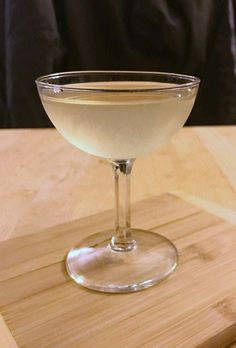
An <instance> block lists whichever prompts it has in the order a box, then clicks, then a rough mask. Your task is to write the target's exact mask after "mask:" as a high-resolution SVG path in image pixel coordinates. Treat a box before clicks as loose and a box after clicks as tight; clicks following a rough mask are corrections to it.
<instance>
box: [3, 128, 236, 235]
mask: <svg viewBox="0 0 236 348" xmlns="http://www.w3.org/2000/svg"><path fill="white" fill-rule="evenodd" d="M0 136H1V137H0V138H1V141H0V157H1V164H0V193H1V199H0V211H1V218H0V239H1V240H4V239H8V238H11V237H16V236H19V235H23V234H27V233H33V232H36V231H38V230H40V229H43V228H48V227H50V226H54V225H56V224H59V223H64V222H68V221H72V220H76V219H78V218H81V217H84V216H88V215H91V214H95V213H98V212H101V211H104V210H106V209H110V208H112V207H113V186H112V184H113V181H112V173H111V168H110V166H109V165H107V164H104V162H103V161H102V160H101V159H98V158H96V157H93V156H90V155H88V154H86V153H84V152H82V151H79V150H77V149H76V148H75V147H73V146H72V145H70V144H68V143H67V141H66V140H64V139H63V138H62V137H61V136H60V135H59V134H58V133H57V132H56V131H55V130H54V129H45V130H40V129H35V130H2V131H0ZM165 192H174V193H177V194H178V195H182V196H183V197H184V198H185V199H186V198H187V199H190V200H191V199H194V200H195V199H197V202H196V203H197V204H200V205H201V206H204V208H205V209H210V211H212V212H213V213H217V214H218V213H223V215H224V216H225V217H226V218H228V219H231V220H232V222H233V221H234V222H235V223H236V217H235V211H236V127H203V128H198V127H196V128H184V129H183V130H181V131H180V132H179V133H178V134H177V136H176V137H175V138H174V139H173V140H172V142H171V143H170V144H169V145H167V146H165V147H163V148H161V149H160V150H159V151H156V152H154V153H152V154H150V155H148V156H146V157H143V158H138V159H137V161H136V163H135V165H134V169H133V174H132V201H133V202H135V201H139V200H142V199H145V198H149V197H152V196H153V195H159V194H162V193H165ZM222 207H223V208H224V209H223V210H222ZM211 209H212V210H211Z"/></svg>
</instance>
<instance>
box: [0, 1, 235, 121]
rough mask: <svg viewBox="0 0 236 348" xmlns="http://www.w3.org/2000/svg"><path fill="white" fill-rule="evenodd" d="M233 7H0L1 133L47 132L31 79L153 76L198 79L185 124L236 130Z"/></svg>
mask: <svg viewBox="0 0 236 348" xmlns="http://www.w3.org/2000/svg"><path fill="white" fill-rule="evenodd" d="M235 17H236V0H55V1H53V0H0V50H1V56H0V74H1V78H0V127H47V126H50V125H51V124H50V121H49V120H48V118H47V116H46V115H45V113H44V111H43V110H42V107H41V104H40V102H39V98H38V95H37V91H36V87H35V84H34V79H35V78H36V77H38V76H40V75H43V74H47V73H51V72H57V71H65V70H92V69H97V70H99V69H103V70H109V69H110V70H112V69H114V70H115V69H117V70H122V69H123V70H152V71H168V72H178V73H185V74H191V75H196V76H198V77H200V78H201V79H202V83H201V88H200V92H199V97H198V100H197V103H196V105H195V107H194V110H193V112H192V114H191V117H190V119H189V121H188V124H230V123H236V33H235Z"/></svg>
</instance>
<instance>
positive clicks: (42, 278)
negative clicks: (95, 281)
mask: <svg viewBox="0 0 236 348" xmlns="http://www.w3.org/2000/svg"><path fill="white" fill-rule="evenodd" d="M133 226H134V227H140V228H146V229H152V230H153V231H156V232H158V233H161V234H163V235H165V236H166V237H168V238H169V239H171V240H172V241H173V242H174V243H175V244H176V246H177V248H178V250H179V253H180V262H179V266H178V268H177V270H176V272H175V273H174V274H173V275H172V276H170V277H169V278H168V279H166V280H165V281H163V282H162V283H161V284H159V285H157V286H154V287H152V288H150V289H147V290H144V291H141V292H137V293H132V294H104V293H99V292H94V291H90V290H87V289H85V288H83V287H80V286H79V285H76V284H75V283H74V282H72V281H71V280H70V279H69V277H68V276H67V274H66V272H65V266H64V258H65V255H66V253H67V251H68V250H69V249H70V248H71V247H73V246H75V245H76V243H77V242H78V241H79V240H80V239H81V238H83V237H85V236H87V235H89V234H91V233H93V232H95V231H99V230H100V231H102V230H107V229H109V228H111V227H112V212H110V211H108V212H104V213H101V214H98V215H94V216H91V217H88V218H83V219H80V220H78V221H74V222H71V223H68V224H64V225H60V226H55V227H53V228H50V229H48V230H44V231H41V232H39V233H34V234H32V235H27V236H23V237H19V238H15V239H12V240H8V241H5V242H2V243H1V244H0V262H1V269H0V311H1V314H2V316H3V318H4V320H5V323H6V325H7V327H8V328H9V330H10V332H11V334H12V336H13V338H14V340H15V342H16V343H17V345H18V346H19V347H30V348H32V347H34V348H37V347H40V348H42V347H48V348H49V347H50V348H53V347H79V348H80V347H82V348H86V347H90V348H91V347H102V348H103V347H104V348H105V347H129V348H132V347H150V348H154V347H158V348H162V347H163V348H178V347H179V348H191V347H201V348H208V347H212V348H217V347H218V348H223V347H226V346H228V345H230V344H231V343H233V342H234V341H236V227H235V226H233V225H231V224H230V223H229V222H225V221H223V220H222V219H221V218H219V217H216V216H214V215H211V214H209V213H207V212H205V211H203V210H201V209H200V208H198V207H195V206H193V205H191V204H189V203H187V202H185V201H183V200H181V199H179V198H177V197H175V196H172V195H169V194H166V195H163V196H160V197H154V198H151V199H148V200H145V201H142V202H140V203H137V204H136V205H134V208H133ZM12 342H14V341H12ZM1 348H2V347H1ZM4 348H5V347H4Z"/></svg>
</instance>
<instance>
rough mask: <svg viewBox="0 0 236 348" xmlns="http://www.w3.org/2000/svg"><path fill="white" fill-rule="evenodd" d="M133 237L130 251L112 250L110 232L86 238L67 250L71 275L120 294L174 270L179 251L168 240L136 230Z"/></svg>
mask: <svg viewBox="0 0 236 348" xmlns="http://www.w3.org/2000/svg"><path fill="white" fill-rule="evenodd" d="M132 236H133V238H134V239H135V240H136V242H137V246H136V247H134V248H133V249H132V250H131V251H113V250H112V248H111V247H110V240H111V237H112V233H111V232H100V233H96V234H93V235H91V236H89V237H87V238H86V239H84V240H83V241H82V242H81V243H80V244H79V245H78V247H77V248H76V249H72V250H71V251H70V252H69V253H68V255H67V259H66V268H67V272H68V274H69V275H70V277H71V278H72V279H73V280H74V281H75V282H76V283H78V284H81V285H83V286H85V287H87V288H89V289H93V290H98V291H103V292H118V293H119V292H133V291H138V290H142V289H145V288H148V287H150V286H152V285H154V284H156V283H159V282H160V281H161V280H163V279H164V278H166V277H167V276H168V275H169V274H170V273H172V272H173V271H174V269H175V267H176V265H177V259H178V254H177V250H176V248H175V246H174V244H172V243H171V242H170V241H169V240H168V239H166V238H165V237H162V236H161V235H159V234H157V233H154V232H150V231H144V230H136V229H132Z"/></svg>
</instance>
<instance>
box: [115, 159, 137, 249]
mask: <svg viewBox="0 0 236 348" xmlns="http://www.w3.org/2000/svg"><path fill="white" fill-rule="evenodd" d="M133 162H134V159H128V160H117V161H113V162H112V168H113V172H114V182H115V234H114V236H113V237H112V239H111V242H110V247H111V248H112V250H114V251H130V250H132V249H134V248H135V246H136V242H135V240H134V239H133V237H132V234H131V228H130V174H131V170H132V167H133Z"/></svg>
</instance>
